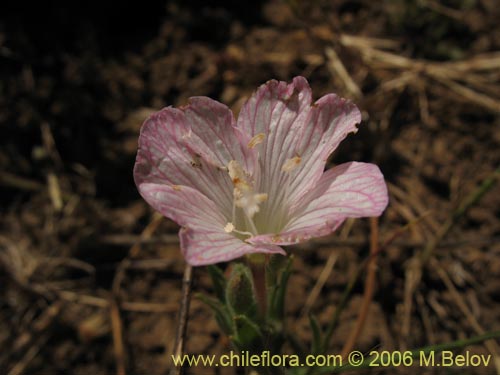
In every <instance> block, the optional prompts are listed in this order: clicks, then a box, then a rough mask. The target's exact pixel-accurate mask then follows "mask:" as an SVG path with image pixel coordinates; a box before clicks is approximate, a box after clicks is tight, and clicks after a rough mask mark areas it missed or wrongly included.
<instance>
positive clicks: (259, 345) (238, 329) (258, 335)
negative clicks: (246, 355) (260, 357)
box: [231, 315, 264, 352]
mask: <svg viewBox="0 0 500 375" xmlns="http://www.w3.org/2000/svg"><path fill="white" fill-rule="evenodd" d="M233 323H234V326H233V327H234V334H233V336H232V337H231V339H232V341H233V343H234V344H235V345H236V347H237V348H238V349H240V350H248V351H251V352H259V351H262V350H264V336H263V334H262V331H261V329H260V327H259V326H258V325H257V324H256V323H255V322H253V321H251V320H250V319H249V318H248V317H247V316H246V315H236V316H234V317H233Z"/></svg>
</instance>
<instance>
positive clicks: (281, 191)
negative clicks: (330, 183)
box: [238, 77, 361, 221]
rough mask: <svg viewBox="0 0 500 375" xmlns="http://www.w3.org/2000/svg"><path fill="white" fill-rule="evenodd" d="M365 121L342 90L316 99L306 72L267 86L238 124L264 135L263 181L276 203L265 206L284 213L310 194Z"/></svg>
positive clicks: (260, 148)
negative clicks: (337, 152) (335, 154)
mask: <svg viewBox="0 0 500 375" xmlns="http://www.w3.org/2000/svg"><path fill="white" fill-rule="evenodd" d="M360 121H361V115H360V112H359V110H358V109H357V107H356V106H355V105H354V104H352V103H351V102H349V101H347V100H344V99H341V98H339V97H337V96H336V95H333V94H329V95H326V96H324V97H323V98H321V99H319V100H318V101H317V102H316V103H314V104H312V99H311V89H310V87H309V84H308V83H307V81H306V80H305V78H303V77H296V78H294V80H293V82H292V83H291V84H286V83H285V82H277V81H269V82H268V83H266V84H265V85H263V86H261V87H260V88H259V89H258V90H257V92H256V93H255V94H254V95H253V96H252V97H251V98H250V99H249V100H248V102H247V103H246V104H245V105H244V107H243V108H242V110H241V112H240V115H239V117H238V127H241V128H242V129H243V130H244V132H246V133H248V134H249V135H250V136H251V137H254V136H256V135H257V134H261V133H262V134H264V140H263V142H262V143H261V144H260V145H257V146H256V148H257V150H258V152H259V158H260V163H261V165H263V166H265V168H263V169H262V174H261V176H259V182H258V184H257V186H260V187H259V188H258V190H259V191H264V192H266V193H268V195H269V199H268V201H267V203H266V205H270V206H267V207H266V206H265V207H264V208H263V210H262V211H263V212H280V210H282V209H283V208H284V207H289V206H290V205H291V204H292V203H293V202H295V201H297V200H299V199H300V198H301V197H302V196H303V195H304V194H306V192H307V191H308V190H310V189H311V188H312V187H313V186H314V185H315V184H316V183H317V182H318V180H319V179H320V177H321V175H322V173H323V170H324V167H325V164H326V160H327V158H328V156H329V155H330V154H331V153H332V152H333V150H334V149H335V148H337V146H338V145H339V143H340V142H341V141H342V140H343V139H344V138H345V137H346V136H347V134H348V133H350V132H354V131H356V130H357V129H356V124H357V123H359V122H360ZM295 166H296V167H295ZM285 186H286V188H284V187H285ZM284 215H286V213H284V212H280V213H279V214H278V216H284ZM278 221H279V220H278Z"/></svg>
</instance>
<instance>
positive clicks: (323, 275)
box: [300, 219, 354, 317]
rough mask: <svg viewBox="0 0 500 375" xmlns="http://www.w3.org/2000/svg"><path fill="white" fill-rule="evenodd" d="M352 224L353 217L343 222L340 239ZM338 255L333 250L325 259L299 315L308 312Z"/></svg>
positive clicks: (346, 233) (347, 233)
mask: <svg viewBox="0 0 500 375" xmlns="http://www.w3.org/2000/svg"><path fill="white" fill-rule="evenodd" d="M353 224H354V219H349V220H347V222H346V223H345V225H344V227H343V228H342V232H341V233H340V239H341V240H345V239H346V238H347V236H349V232H350V231H351V228H352V226H353ZM338 257H339V252H338V251H334V252H332V253H330V255H329V256H328V259H327V261H326V264H325V266H324V267H323V269H322V270H321V273H320V275H319V277H318V280H317V281H316V284H314V287H313V288H312V290H311V293H309V295H308V296H307V300H306V303H305V304H304V308H303V309H302V312H301V314H300V315H301V317H303V316H305V315H306V314H308V313H309V310H310V309H311V307H312V306H313V305H314V302H316V299H317V298H318V296H319V294H320V293H321V290H322V289H323V286H324V285H325V283H326V281H327V280H328V278H329V277H330V274H331V273H332V271H333V267H334V266H335V263H336V262H337V259H338Z"/></svg>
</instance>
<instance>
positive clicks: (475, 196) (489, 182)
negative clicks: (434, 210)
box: [421, 168, 500, 264]
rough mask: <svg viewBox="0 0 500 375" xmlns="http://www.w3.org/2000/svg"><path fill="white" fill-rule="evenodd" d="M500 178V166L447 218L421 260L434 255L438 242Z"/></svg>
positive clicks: (423, 261)
mask: <svg viewBox="0 0 500 375" xmlns="http://www.w3.org/2000/svg"><path fill="white" fill-rule="evenodd" d="M499 178H500V168H497V169H496V170H495V171H494V172H493V173H491V174H490V175H489V176H488V177H487V178H486V180H484V181H483V183H482V184H481V185H480V186H479V187H478V188H477V189H475V190H474V191H473V192H471V193H470V194H469V195H468V196H467V197H466V198H465V199H464V201H463V202H462V203H461V204H460V206H459V207H458V209H456V210H455V211H454V212H453V214H452V215H451V216H450V217H449V218H448V219H447V220H446V222H445V223H444V224H443V225H442V226H441V228H440V229H439V231H438V233H437V234H436V236H435V237H434V238H433V239H431V240H430V241H429V242H428V244H427V246H426V247H425V249H424V251H423V253H422V257H421V261H422V263H423V264H425V263H426V262H427V260H428V259H429V258H430V256H431V255H432V252H433V251H434V249H435V248H436V246H437V244H438V243H439V242H441V240H442V239H443V238H444V237H445V236H446V235H447V234H448V232H449V231H450V229H451V228H452V227H453V225H454V224H455V223H456V222H457V221H458V220H459V219H460V218H461V217H462V216H463V215H464V214H465V213H466V212H467V210H468V209H469V208H471V207H472V206H473V205H475V204H476V203H477V202H479V200H481V198H482V197H483V196H484V195H485V194H486V193H487V192H488V191H489V190H490V189H491V188H492V187H493V186H495V184H496V182H497V179H499Z"/></svg>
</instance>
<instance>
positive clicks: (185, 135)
mask: <svg viewBox="0 0 500 375" xmlns="http://www.w3.org/2000/svg"><path fill="white" fill-rule="evenodd" d="M247 138H248V137H247V136H244V135H242V134H241V132H240V131H239V130H238V129H236V128H235V127H234V118H233V115H232V112H231V111H230V110H229V108H227V107H226V106H225V105H223V104H221V103H219V102H216V101H214V100H212V99H210V98H205V97H196V98H191V99H190V104H189V105H187V106H185V107H182V108H180V109H177V108H172V107H168V108H164V109H163V110H161V111H160V112H158V113H156V114H154V115H153V116H151V117H150V118H149V119H148V120H147V121H146V122H145V123H144V125H143V127H142V130H141V135H140V138H139V151H138V153H137V159H136V164H135V168H134V178H135V182H136V185H137V186H140V185H141V184H142V183H159V184H169V185H180V186H190V187H192V188H194V189H196V190H198V191H200V192H201V193H202V194H203V195H205V196H206V197H207V198H209V199H211V200H212V201H213V202H214V203H215V204H216V205H217V206H218V207H220V208H221V209H222V212H223V213H224V214H225V215H226V216H227V215H230V213H231V209H232V200H233V197H232V191H233V187H232V183H231V180H230V179H229V176H228V174H227V172H226V169H225V168H226V166H227V164H228V163H229V161H230V160H234V159H236V160H245V161H249V163H248V164H249V165H248V167H250V166H251V165H253V162H252V161H251V160H250V159H251V158H250V157H249V155H248V154H249V151H248V150H246V147H245V146H242V145H244V144H245V142H246V141H247Z"/></svg>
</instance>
